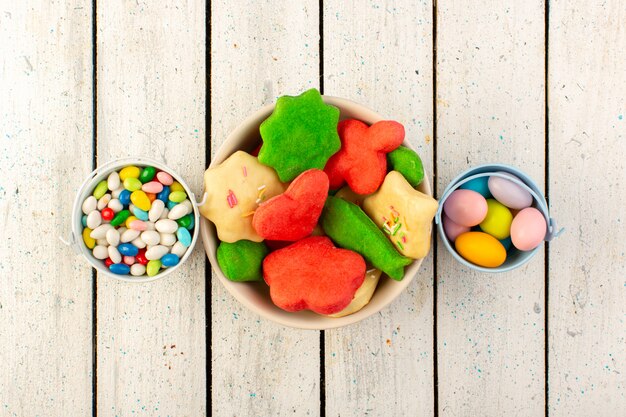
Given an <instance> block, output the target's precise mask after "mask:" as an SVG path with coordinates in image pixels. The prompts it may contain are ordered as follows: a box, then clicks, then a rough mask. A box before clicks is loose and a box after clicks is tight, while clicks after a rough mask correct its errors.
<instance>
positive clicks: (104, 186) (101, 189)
mask: <svg viewBox="0 0 626 417" xmlns="http://www.w3.org/2000/svg"><path fill="white" fill-rule="evenodd" d="M107 191H109V185H108V183H107V181H106V180H102V181H100V182H99V183H98V185H96V188H94V190H93V196H94V197H96V200H100V199H101V198H102V196H103V195H105V194H106V193H107Z"/></svg>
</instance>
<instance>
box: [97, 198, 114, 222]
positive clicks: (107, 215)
mask: <svg viewBox="0 0 626 417" xmlns="http://www.w3.org/2000/svg"><path fill="white" fill-rule="evenodd" d="M109 204H110V202H109ZM100 215H101V216H102V220H104V221H107V222H109V221H111V220H113V217H114V216H115V212H114V211H113V209H112V208H109V207H107V208H104V209H102V211H101V212H100Z"/></svg>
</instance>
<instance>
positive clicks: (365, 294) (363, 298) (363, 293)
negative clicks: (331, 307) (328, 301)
mask: <svg viewBox="0 0 626 417" xmlns="http://www.w3.org/2000/svg"><path fill="white" fill-rule="evenodd" d="M379 279H380V269H368V270H367V272H365V279H364V280H363V284H361V286H360V287H359V289H358V290H356V293H355V294H354V298H353V299H352V301H351V302H350V304H348V306H347V307H346V308H344V309H343V310H341V311H340V312H338V313H335V314H329V315H328V317H335V318H337V317H343V316H347V315H349V314H353V313H356V312H357V311H359V310H360V309H362V308H363V307H365V306H366V305H367V304H368V303H369V302H370V300H371V299H372V295H374V290H375V289H376V286H377V285H378V280H379Z"/></svg>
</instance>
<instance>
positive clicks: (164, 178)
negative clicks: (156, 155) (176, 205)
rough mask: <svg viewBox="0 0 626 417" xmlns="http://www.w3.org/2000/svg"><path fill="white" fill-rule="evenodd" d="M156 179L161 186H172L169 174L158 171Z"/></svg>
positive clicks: (172, 180) (172, 179)
mask: <svg viewBox="0 0 626 417" xmlns="http://www.w3.org/2000/svg"><path fill="white" fill-rule="evenodd" d="M156 177H157V179H158V180H159V182H160V183H161V184H163V185H172V183H173V182H174V178H172V176H171V175H170V174H168V173H167V172H164V171H160V172H158V173H157V174H156Z"/></svg>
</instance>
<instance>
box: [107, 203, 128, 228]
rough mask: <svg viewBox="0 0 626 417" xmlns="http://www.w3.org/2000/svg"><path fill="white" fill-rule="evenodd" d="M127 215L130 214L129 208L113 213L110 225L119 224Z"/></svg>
mask: <svg viewBox="0 0 626 417" xmlns="http://www.w3.org/2000/svg"><path fill="white" fill-rule="evenodd" d="M120 197H121V196H120ZM129 216H130V211H129V210H122V211H120V212H119V213H117V214H116V215H115V217H113V220H111V226H119V225H120V224H122V223H124V222H125V221H126V220H127V219H128V217H129Z"/></svg>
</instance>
